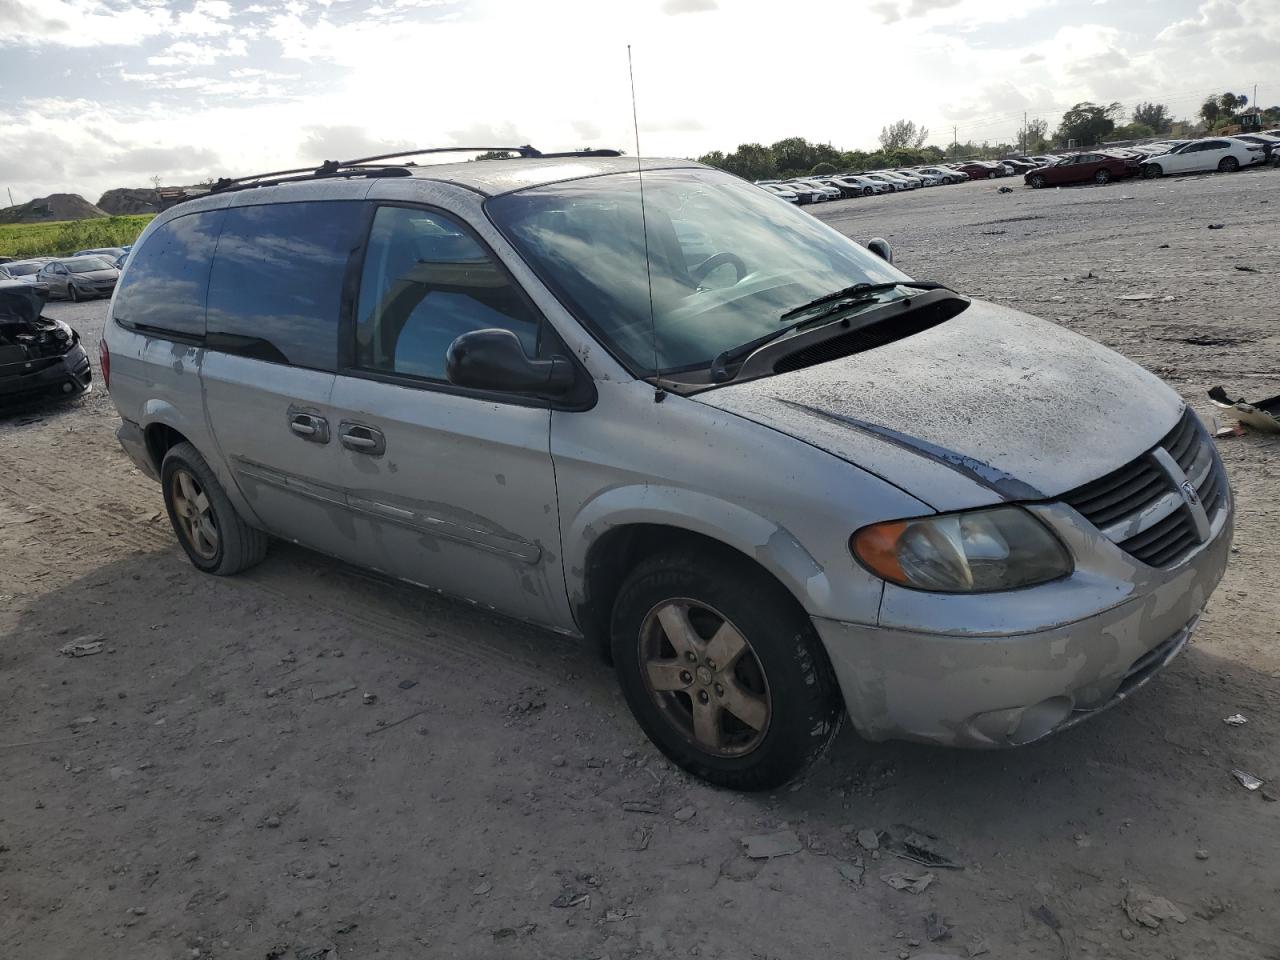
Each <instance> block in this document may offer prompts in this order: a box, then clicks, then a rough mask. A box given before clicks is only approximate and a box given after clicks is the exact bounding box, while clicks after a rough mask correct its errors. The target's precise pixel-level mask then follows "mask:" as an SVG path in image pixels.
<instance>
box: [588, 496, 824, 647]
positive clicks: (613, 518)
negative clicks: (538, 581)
mask: <svg viewBox="0 0 1280 960" xmlns="http://www.w3.org/2000/svg"><path fill="white" fill-rule="evenodd" d="M632 494H638V495H641V496H643V497H645V499H646V500H648V501H649V502H648V503H645V504H639V503H635V504H631V505H629V506H627V507H625V508H623V507H620V505H619V503H618V501H619V500H620V499H621V498H622V497H626V498H627V499H630V495H632ZM655 499H657V500H661V501H663V502H661V503H655V502H654V501H655ZM564 545H565V574H566V580H567V586H568V591H569V601H570V605H571V606H572V608H573V612H574V617H575V619H576V620H577V623H578V627H579V629H581V630H582V632H583V634H585V635H586V636H587V637H588V638H589V639H591V640H592V641H594V642H597V643H598V644H599V645H600V648H601V650H602V651H603V652H604V653H605V655H606V656H607V651H608V643H609V619H610V616H611V614H612V611H613V602H614V599H615V598H616V597H617V593H618V590H619V588H620V587H621V585H622V582H623V580H624V579H625V578H626V575H627V573H628V572H629V571H630V570H632V569H634V567H635V565H636V564H638V563H640V562H641V561H642V560H643V559H645V558H646V557H648V556H652V555H653V553H655V552H657V551H658V550H663V549H669V548H681V547H684V548H688V547H693V548H696V549H701V550H705V551H707V552H708V553H717V552H719V553H722V554H724V555H726V556H733V557H735V558H737V559H741V560H745V561H746V562H748V563H751V564H752V565H754V566H756V567H758V568H759V569H761V570H762V571H764V573H766V574H767V575H768V576H769V577H770V578H771V579H773V580H774V581H776V582H777V583H778V584H779V586H780V587H781V588H782V589H783V590H784V591H785V592H786V594H787V595H788V596H790V597H791V598H792V599H793V600H794V601H795V603H796V604H797V606H798V607H799V608H800V609H801V610H804V611H807V610H808V609H809V603H808V602H806V601H808V600H809V599H810V598H821V597H822V596H824V595H826V594H827V593H829V592H830V584H829V582H828V580H827V575H826V573H825V571H824V570H823V568H822V566H821V565H820V564H819V563H818V561H817V560H815V559H814V557H813V556H812V555H811V554H810V553H809V552H808V551H807V550H806V549H805V548H804V547H803V546H802V545H801V544H800V542H799V541H798V540H797V539H796V538H795V536H794V535H792V534H791V532H790V531H788V530H787V529H786V528H785V527H783V526H781V525H780V524H778V523H776V522H774V521H772V520H768V519H766V518H764V517H761V516H759V515H757V514H753V513H751V512H750V511H749V510H747V509H746V508H744V507H742V506H739V505H737V504H733V503H729V502H727V501H723V500H718V499H716V498H715V497H711V496H709V495H706V494H700V493H696V492H693V491H687V490H655V488H653V487H645V488H639V489H635V488H615V489H614V490H612V491H609V492H608V493H606V494H603V495H602V496H601V497H599V498H597V500H596V501H593V503H592V504H589V505H588V506H587V507H586V508H584V510H583V511H581V512H580V513H579V515H578V517H577V518H576V520H575V521H574V523H573V524H572V525H571V527H570V528H569V530H567V531H566V534H565V539H564Z"/></svg>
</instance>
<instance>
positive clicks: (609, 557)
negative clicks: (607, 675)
mask: <svg viewBox="0 0 1280 960" xmlns="http://www.w3.org/2000/svg"><path fill="white" fill-rule="evenodd" d="M667 550H696V551H699V552H701V553H704V554H706V555H707V556H708V557H710V558H713V559H714V557H715V556H716V555H720V556H723V557H726V558H734V559H736V560H745V561H746V562H748V563H750V564H752V565H753V566H756V567H758V568H759V569H760V570H762V571H763V572H764V573H765V574H766V575H767V576H769V577H770V578H772V579H773V580H774V581H775V582H777V583H778V586H779V588H780V589H781V590H782V591H783V592H784V593H785V594H786V595H787V596H788V597H791V598H792V601H793V602H794V603H795V604H796V606H797V607H800V608H801V610H802V611H803V607H802V605H801V604H800V602H799V601H798V600H796V599H795V597H794V595H793V594H792V593H791V591H790V590H788V589H787V587H786V586H785V584H783V583H782V582H781V581H778V580H777V578H776V577H774V576H773V574H772V573H771V572H770V571H769V570H767V569H766V568H765V567H763V566H761V564H760V563H759V561H757V560H756V559H755V558H754V557H751V556H749V555H748V554H745V553H743V552H742V551H741V550H738V549H736V548H735V547H731V546H729V545H728V544H726V543H724V542H723V541H720V540H717V539H715V538H714V537H708V536H706V535H705V534H701V533H694V532H693V531H692V530H684V529H681V528H680V527H671V526H666V525H665V524H660V523H636V524H628V525H627V526H622V527H614V528H613V529H612V530H609V531H608V532H606V533H604V534H603V535H602V536H601V537H600V538H599V539H598V540H596V542H595V543H593V544H592V545H591V549H590V550H589V551H588V552H587V559H586V563H585V566H584V569H583V599H582V600H581V601H580V602H579V603H578V604H577V605H576V610H575V612H576V614H577V619H578V625H579V626H580V627H581V628H582V632H583V633H584V634H585V635H586V636H587V638H588V639H589V640H591V641H592V642H594V643H596V644H598V645H599V648H600V652H601V655H602V656H603V657H604V659H605V660H606V661H610V660H611V659H612V656H611V654H610V652H609V643H610V637H609V621H610V619H611V618H612V615H613V604H614V600H616V599H617V596H618V591H619V590H620V589H621V587H622V582H623V581H624V580H625V579H626V578H627V574H628V573H630V572H631V571H632V570H634V569H635V568H636V566H637V564H639V563H641V562H643V561H644V560H646V559H647V558H649V557H651V556H653V555H654V554H655V553H658V552H660V551H667Z"/></svg>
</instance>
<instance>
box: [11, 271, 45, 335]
mask: <svg viewBox="0 0 1280 960" xmlns="http://www.w3.org/2000/svg"><path fill="white" fill-rule="evenodd" d="M48 296H49V291H48V288H43V287H37V286H35V285H33V284H30V283H22V282H20V281H17V280H6V281H4V282H2V283H0V323H25V324H32V325H34V324H35V322H36V320H37V319H39V317H40V311H41V310H43V309H44V304H45V300H47V299H48Z"/></svg>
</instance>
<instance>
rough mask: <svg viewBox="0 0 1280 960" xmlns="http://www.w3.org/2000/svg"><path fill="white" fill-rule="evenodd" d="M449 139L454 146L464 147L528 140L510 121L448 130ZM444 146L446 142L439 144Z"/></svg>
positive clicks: (512, 145) (516, 144)
mask: <svg viewBox="0 0 1280 960" xmlns="http://www.w3.org/2000/svg"><path fill="white" fill-rule="evenodd" d="M449 139H450V140H451V141H452V142H453V144H454V145H456V146H464V147H515V146H521V145H523V144H526V143H528V142H529V139H528V138H527V137H524V136H521V135H520V133H519V132H518V131H517V130H516V128H515V125H514V124H512V123H509V122H508V123H498V124H489V123H472V124H468V125H467V126H465V127H462V128H461V129H459V130H450V131H449ZM439 146H446V144H439Z"/></svg>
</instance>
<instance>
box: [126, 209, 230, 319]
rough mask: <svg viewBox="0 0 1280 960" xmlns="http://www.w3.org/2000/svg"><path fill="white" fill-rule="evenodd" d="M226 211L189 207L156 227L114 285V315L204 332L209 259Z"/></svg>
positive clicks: (134, 253)
mask: <svg viewBox="0 0 1280 960" xmlns="http://www.w3.org/2000/svg"><path fill="white" fill-rule="evenodd" d="M225 215H226V211H225V210H207V211H205V212H203V213H189V214H187V215H186V216H184V217H175V218H174V219H172V220H170V221H168V222H166V223H164V224H161V225H160V226H159V227H157V228H156V229H155V231H154V232H153V233H152V234H151V235H150V236H149V237H147V239H146V241H145V242H144V243H143V244H142V246H141V247H140V248H139V249H137V250H135V251H134V252H133V259H132V260H131V261H130V263H129V268H128V269H127V270H126V271H125V272H124V276H123V277H122V278H121V280H120V284H119V286H118V287H117V289H116V299H115V307H114V310H113V314H112V315H113V316H114V317H115V319H116V321H117V322H118V323H122V324H124V325H125V326H131V327H138V328H141V329H143V330H146V331H155V332H156V333H160V334H164V333H176V334H179V335H185V336H189V337H200V336H203V335H204V301H205V294H206V293H207V292H208V289H209V263H210V261H211V260H212V259H213V248H214V245H215V244H216V243H217V240H218V231H219V229H221V227H222V221H223V218H224V216H225Z"/></svg>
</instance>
